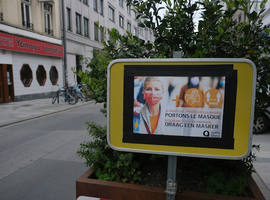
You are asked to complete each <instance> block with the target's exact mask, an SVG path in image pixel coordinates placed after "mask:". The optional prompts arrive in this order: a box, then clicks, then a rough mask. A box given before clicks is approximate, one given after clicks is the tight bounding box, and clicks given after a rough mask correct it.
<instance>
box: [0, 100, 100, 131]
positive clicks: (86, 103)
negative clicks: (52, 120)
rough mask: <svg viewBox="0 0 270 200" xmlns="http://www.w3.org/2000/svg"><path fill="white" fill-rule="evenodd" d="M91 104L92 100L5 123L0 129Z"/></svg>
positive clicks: (0, 125)
mask: <svg viewBox="0 0 270 200" xmlns="http://www.w3.org/2000/svg"><path fill="white" fill-rule="evenodd" d="M93 103H95V102H94V101H93V100H90V101H89V102H84V103H83V104H82V105H78V106H74V107H70V108H64V109H62V110H57V111H53V112H50V113H45V114H40V115H34V116H32V117H27V118H24V119H20V120H16V121H11V122H7V123H5V124H0V128H2V127H5V126H9V125H13V124H17V123H20V122H25V121H28V120H32V119H36V118H40V117H45V116H48V115H52V114H56V113H59V112H63V111H67V110H71V109H74V108H79V107H82V106H86V105H88V104H93Z"/></svg>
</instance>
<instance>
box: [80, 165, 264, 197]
mask: <svg viewBox="0 0 270 200" xmlns="http://www.w3.org/2000/svg"><path fill="white" fill-rule="evenodd" d="M92 173H93V170H92V169H91V168H90V169H89V170H88V171H87V172H86V173H85V174H83V175H82V176H81V177H80V178H79V179H78V180H77V181H76V199H77V198H78V197H79V196H89V197H98V198H104V199H110V200H166V193H164V191H165V188H157V187H150V186H142V185H135V184H129V183H117V182H111V181H101V180H97V179H92V178H89V177H90V176H91V174H92ZM248 185H249V188H250V193H251V196H253V197H250V198H246V197H234V196H224V195H217V194H208V193H199V192H191V191H183V193H177V194H176V196H175V200H265V198H264V196H263V194H262V193H261V191H260V189H259V188H258V186H257V184H256V183H255V181H254V180H253V179H252V178H250V179H249V180H248Z"/></svg>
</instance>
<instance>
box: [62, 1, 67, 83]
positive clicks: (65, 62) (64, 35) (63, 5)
mask: <svg viewBox="0 0 270 200" xmlns="http://www.w3.org/2000/svg"><path fill="white" fill-rule="evenodd" d="M64 1H65V0H62V24H63V48H64V77H63V78H64V85H65V86H68V80H67V48H66V47H67V40H66V19H65V2H64Z"/></svg>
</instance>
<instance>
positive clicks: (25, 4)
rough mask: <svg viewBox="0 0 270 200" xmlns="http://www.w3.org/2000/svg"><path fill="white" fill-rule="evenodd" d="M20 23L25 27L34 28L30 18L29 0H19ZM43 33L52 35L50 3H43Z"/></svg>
mask: <svg viewBox="0 0 270 200" xmlns="http://www.w3.org/2000/svg"><path fill="white" fill-rule="evenodd" d="M21 12H22V25H23V26H24V27H25V28H28V29H31V30H34V25H33V23H32V18H31V0H21ZM44 23H45V33H47V34H48V35H53V30H52V5H50V4H47V3H44Z"/></svg>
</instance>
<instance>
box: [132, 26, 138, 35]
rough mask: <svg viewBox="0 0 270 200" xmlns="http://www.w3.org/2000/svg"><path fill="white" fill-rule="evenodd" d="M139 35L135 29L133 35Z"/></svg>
mask: <svg viewBox="0 0 270 200" xmlns="http://www.w3.org/2000/svg"><path fill="white" fill-rule="evenodd" d="M137 34H138V33H137V28H135V27H134V28H133V35H135V36H137Z"/></svg>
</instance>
